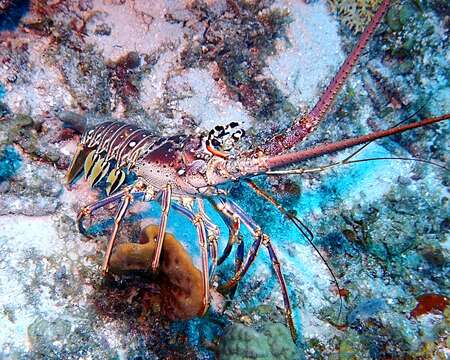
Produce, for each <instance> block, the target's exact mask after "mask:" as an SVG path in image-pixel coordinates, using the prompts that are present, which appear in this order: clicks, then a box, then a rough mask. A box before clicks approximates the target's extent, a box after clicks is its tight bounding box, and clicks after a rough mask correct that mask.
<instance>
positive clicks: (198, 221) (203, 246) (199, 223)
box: [193, 215, 209, 316]
mask: <svg viewBox="0 0 450 360" xmlns="http://www.w3.org/2000/svg"><path fill="white" fill-rule="evenodd" d="M193 223H194V225H195V227H196V228H197V234H198V240H199V245H200V250H201V253H202V280H203V307H202V310H201V311H200V312H199V316H203V315H204V314H205V313H206V310H208V305H209V271H208V247H207V241H206V229H205V223H204V221H203V217H202V216H201V215H197V216H196V217H195V218H194V221H193Z"/></svg>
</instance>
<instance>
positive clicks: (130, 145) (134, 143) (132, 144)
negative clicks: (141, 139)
mask: <svg viewBox="0 0 450 360" xmlns="http://www.w3.org/2000/svg"><path fill="white" fill-rule="evenodd" d="M128 146H129V147H134V146H136V142H135V141H132V142H130V144H129V145H128Z"/></svg>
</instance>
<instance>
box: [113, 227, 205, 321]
mask: <svg viewBox="0 0 450 360" xmlns="http://www.w3.org/2000/svg"><path fill="white" fill-rule="evenodd" d="M158 229H159V227H158V225H149V226H147V227H146V228H144V229H143V230H142V232H141V239H140V242H141V243H140V244H135V243H125V244H120V245H118V246H117V247H116V249H115V251H114V253H113V254H112V256H111V261H110V272H111V273H112V274H116V275H125V274H130V273H132V272H139V273H141V275H144V276H145V275H153V274H152V273H151V266H150V264H151V261H152V259H153V255H154V253H155V249H156V237H157V234H158ZM152 281H154V282H155V283H156V284H157V285H158V286H159V289H160V292H159V294H158V296H151V297H148V299H151V302H152V304H151V305H152V306H151V307H152V308H155V307H159V308H160V310H161V313H162V314H163V315H165V316H167V317H169V318H170V319H172V320H175V319H178V320H188V319H192V318H194V317H196V316H199V313H200V312H201V309H202V296H203V285H202V273H201V272H200V271H199V270H198V269H197V268H196V267H195V266H194V264H193V262H192V258H191V257H190V256H189V254H188V253H187V251H186V250H185V248H184V247H183V245H182V244H181V243H180V242H179V241H178V240H176V239H175V237H174V236H173V235H172V234H169V233H166V235H165V238H164V243H163V247H162V252H161V263H160V269H159V273H158V274H155V276H154V277H153V279H152Z"/></svg>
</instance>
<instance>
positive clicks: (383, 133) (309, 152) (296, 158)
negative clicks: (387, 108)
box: [260, 114, 450, 172]
mask: <svg viewBox="0 0 450 360" xmlns="http://www.w3.org/2000/svg"><path fill="white" fill-rule="evenodd" d="M448 119H450V114H445V115H442V116H438V117H432V118H428V119H425V120H422V121H417V122H414V123H411V124H407V125H403V126H398V127H394V128H390V129H387V130H380V131H376V132H373V133H371V134H367V135H362V136H358V137H354V138H350V139H345V140H341V141H338V142H335V143H331V144H323V145H319V146H317V147H314V148H311V149H306V150H302V151H297V152H293V153H288V154H282V155H276V156H271V157H268V158H267V159H266V160H265V164H264V169H261V170H260V171H261V172H264V171H267V169H273V168H278V167H281V166H286V165H291V164H294V163H298V162H300V161H303V160H307V159H312V158H315V157H318V156H321V155H325V154H329V153H333V152H336V151H339V150H344V149H347V148H350V147H353V146H356V145H360V144H364V143H367V142H369V141H373V140H377V139H381V138H384V137H387V136H391V135H395V134H400V133H402V132H405V131H408V130H411V129H416V128H420V127H423V126H427V125H431V124H435V123H438V122H440V121H444V120H448Z"/></svg>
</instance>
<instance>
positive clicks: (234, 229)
mask: <svg viewBox="0 0 450 360" xmlns="http://www.w3.org/2000/svg"><path fill="white" fill-rule="evenodd" d="M210 202H211V204H212V206H213V207H214V208H215V209H216V210H217V212H218V213H219V215H220V216H221V218H222V219H223V221H224V222H225V224H226V225H227V227H228V231H229V236H228V242H227V245H226V246H225V249H224V250H223V253H222V255H221V256H220V258H219V259H218V260H217V265H220V264H222V263H223V262H224V261H225V260H226V259H227V258H228V256H229V255H230V253H231V250H232V249H233V245H234V243H235V242H236V241H238V240H239V229H240V226H241V221H240V219H239V217H238V216H229V214H227V213H225V212H223V211H221V210H219V209H218V208H217V203H216V202H214V201H212V200H211V201H210Z"/></svg>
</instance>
